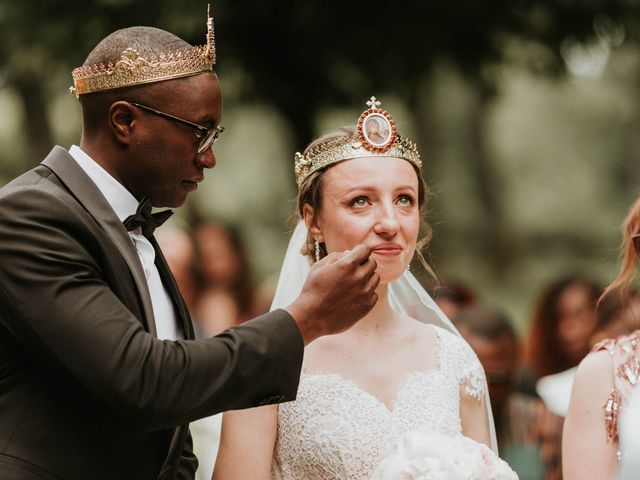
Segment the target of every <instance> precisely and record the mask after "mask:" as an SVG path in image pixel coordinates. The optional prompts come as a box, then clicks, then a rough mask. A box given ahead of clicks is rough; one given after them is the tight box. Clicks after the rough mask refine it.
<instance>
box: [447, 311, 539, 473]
mask: <svg viewBox="0 0 640 480" xmlns="http://www.w3.org/2000/svg"><path fill="white" fill-rule="evenodd" d="M453 322H454V324H455V325H456V327H457V328H458V330H459V331H460V333H461V334H462V336H463V337H464V338H465V340H467V342H469V344H470V345H471V348H473V350H474V351H475V352H476V354H477V355H478V358H479V359H480V363H481V364H482V366H483V367H484V369H485V372H486V375H487V383H488V385H489V396H490V398H491V406H492V409H493V416H494V420H495V426H496V435H497V438H498V446H499V450H500V456H501V457H502V458H504V459H505V460H506V461H507V462H508V463H509V464H510V465H511V468H513V470H515V471H516V473H518V475H519V477H520V479H521V480H539V479H542V478H544V476H543V465H542V461H541V455H540V451H539V449H540V447H539V445H540V442H539V440H540V439H539V438H538V431H539V429H538V426H539V421H540V420H541V414H542V412H543V410H544V408H543V407H542V404H541V402H540V400H538V399H537V398H536V397H533V396H530V395H525V394H522V393H519V392H517V391H516V390H515V378H516V375H515V374H516V371H517V369H518V366H519V361H518V359H519V345H518V338H517V337H516V334H515V331H514V330H513V327H512V326H511V323H510V322H509V321H508V319H507V318H506V317H505V316H504V315H503V314H502V313H500V312H498V311H497V310H494V309H492V308H488V307H482V306H473V307H468V308H464V309H462V310H461V311H460V312H459V313H458V314H457V315H456V316H455V317H454V318H453Z"/></svg>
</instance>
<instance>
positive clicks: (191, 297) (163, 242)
mask: <svg viewBox="0 0 640 480" xmlns="http://www.w3.org/2000/svg"><path fill="white" fill-rule="evenodd" d="M155 237H156V239H157V241H158V245H160V249H161V250H162V253H163V254H164V256H165V258H166V259H167V263H168V264H169V268H170V269H171V273H173V276H174V278H175V280H176V284H177V285H178V289H179V290H180V293H181V294H182V296H183V297H184V300H185V303H186V304H187V307H188V308H189V312H190V314H191V315H192V317H193V316H194V312H195V308H196V305H197V303H198V293H199V287H200V283H201V282H200V279H199V270H198V258H197V253H196V248H195V242H194V239H193V237H192V235H191V234H190V233H189V232H188V231H187V230H185V229H183V228H180V227H178V226H176V225H174V224H171V225H164V226H163V227H162V229H158V230H157V231H156V233H155ZM193 320H194V327H195V328H198V325H199V323H198V321H197V318H195V317H194V318H193ZM221 423H222V414H218V415H212V416H210V417H206V418H201V419H199V420H196V421H195V422H191V424H190V425H189V429H190V430H191V436H192V437H193V451H194V453H195V454H196V456H197V457H198V461H199V463H200V465H199V467H198V470H197V471H196V477H195V480H210V479H211V472H212V471H213V464H214V462H215V458H216V454H217V451H218V444H219V443H220V426H221Z"/></svg>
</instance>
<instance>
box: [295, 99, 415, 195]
mask: <svg viewBox="0 0 640 480" xmlns="http://www.w3.org/2000/svg"><path fill="white" fill-rule="evenodd" d="M367 105H368V106H369V109H367V110H365V111H364V112H362V114H361V115H360V118H359V119H358V123H357V133H356V135H355V136H341V137H335V138H331V139H328V140H326V141H324V142H322V143H320V144H319V145H316V146H315V147H313V148H312V149H309V150H307V151H306V152H305V153H304V154H302V153H300V152H296V154H295V156H294V165H295V169H294V170H295V176H296V183H297V184H298V186H300V185H301V184H302V182H304V180H305V179H306V178H307V177H308V176H309V175H311V174H312V173H313V172H315V171H317V170H320V169H322V168H324V167H327V166H329V165H332V164H334V163H338V162H341V161H343V160H350V159H353V158H364V157H396V158H402V159H403V160H407V161H408V162H411V163H412V164H414V165H415V166H416V167H418V168H419V169H422V160H421V159H420V153H419V152H418V147H417V146H416V144H415V143H414V142H412V141H410V140H408V139H406V138H404V137H402V136H400V135H398V133H397V127H396V124H395V122H394V120H393V118H392V117H391V115H389V113H388V112H387V111H386V110H383V109H381V108H380V102H379V101H378V100H377V99H376V97H371V100H369V101H368V102H367Z"/></svg>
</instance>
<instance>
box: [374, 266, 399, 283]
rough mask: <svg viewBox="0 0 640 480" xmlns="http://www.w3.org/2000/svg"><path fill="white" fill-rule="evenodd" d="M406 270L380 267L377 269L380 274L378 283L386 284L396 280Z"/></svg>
mask: <svg viewBox="0 0 640 480" xmlns="http://www.w3.org/2000/svg"><path fill="white" fill-rule="evenodd" d="M405 271H406V268H394V269H391V268H382V269H378V270H377V272H378V275H380V285H388V284H390V283H393V282H395V281H396V280H398V279H399V278H400V277H401V276H402V275H403V274H404V272H405Z"/></svg>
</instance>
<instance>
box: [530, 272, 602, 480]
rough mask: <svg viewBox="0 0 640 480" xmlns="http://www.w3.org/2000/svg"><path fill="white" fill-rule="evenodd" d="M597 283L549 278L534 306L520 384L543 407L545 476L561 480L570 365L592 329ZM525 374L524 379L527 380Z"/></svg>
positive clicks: (572, 372)
mask: <svg viewBox="0 0 640 480" xmlns="http://www.w3.org/2000/svg"><path fill="white" fill-rule="evenodd" d="M601 293H602V290H601V288H600V286H599V285H597V284H596V283H594V282H592V281H591V280H589V279H587V278H584V277H581V276H579V275H571V276H566V277H562V278H559V279H557V280H555V281H553V282H551V283H550V284H549V285H548V286H547V287H546V288H545V289H544V291H543V292H542V294H541V295H540V297H539V299H538V302H537V304H536V307H535V311H534V317H533V322H532V325H531V330H530V334H529V338H528V342H527V344H528V349H527V355H526V368H525V372H526V373H525V375H523V378H524V380H523V384H522V385H521V388H523V389H524V390H525V391H534V392H535V393H536V394H537V395H538V396H539V397H540V398H541V399H542V401H543V403H544V407H545V411H544V414H543V415H542V416H541V418H540V421H539V422H538V428H539V436H540V443H541V451H542V459H543V462H544V469H545V479H546V480H553V479H560V478H562V458H561V445H562V428H563V424H564V416H565V415H566V412H567V407H568V405H569V397H570V394H571V385H572V382H573V377H574V375H575V370H576V366H577V365H578V363H579V362H580V360H582V359H583V358H584V356H585V355H586V354H587V353H588V352H589V350H590V348H591V338H592V336H593V335H594V333H595V332H596V329H597V327H598V316H597V313H596V303H597V301H598V298H599V297H600V294H601ZM527 376H528V378H527Z"/></svg>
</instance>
